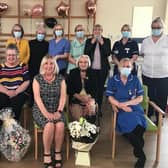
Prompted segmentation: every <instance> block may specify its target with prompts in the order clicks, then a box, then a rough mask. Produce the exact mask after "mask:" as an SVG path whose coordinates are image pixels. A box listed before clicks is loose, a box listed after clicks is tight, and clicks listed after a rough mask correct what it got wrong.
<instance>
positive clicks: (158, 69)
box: [141, 17, 168, 124]
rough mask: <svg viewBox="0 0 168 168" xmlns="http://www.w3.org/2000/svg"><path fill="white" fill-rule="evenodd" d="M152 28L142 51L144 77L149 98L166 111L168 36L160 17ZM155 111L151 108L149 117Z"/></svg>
mask: <svg viewBox="0 0 168 168" xmlns="http://www.w3.org/2000/svg"><path fill="white" fill-rule="evenodd" d="M151 29H152V30H151V32H152V33H151V36H150V37H148V38H146V39H144V41H143V42H142V46H141V53H142V55H143V56H144V61H143V64H142V79H143V83H144V84H145V85H147V86H148V94H149V98H150V99H151V100H152V101H154V102H155V103H156V104H157V105H159V106H160V108H161V109H162V110H163V111H165V109H166V103H167V96H168V89H167V86H168V66H167V63H168V45H167V44H168V36H167V35H165V34H164V33H163V21H162V20H161V18H160V17H157V18H156V19H154V20H153V21H152V24H151ZM153 113H154V112H153V111H152V110H151V108H149V112H148V115H149V117H151V116H152V115H153ZM157 123H158V116H157V115H156V124H157Z"/></svg>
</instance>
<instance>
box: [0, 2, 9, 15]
mask: <svg viewBox="0 0 168 168" xmlns="http://www.w3.org/2000/svg"><path fill="white" fill-rule="evenodd" d="M7 10H8V5H7V4H6V3H0V15H2V14H4V13H5V12H6V11H7Z"/></svg>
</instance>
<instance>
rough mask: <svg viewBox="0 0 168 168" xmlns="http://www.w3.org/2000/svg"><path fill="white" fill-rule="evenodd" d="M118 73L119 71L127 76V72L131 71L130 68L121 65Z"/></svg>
mask: <svg viewBox="0 0 168 168" xmlns="http://www.w3.org/2000/svg"><path fill="white" fill-rule="evenodd" d="M120 73H121V75H122V76H126V77H128V76H129V74H130V73H131V68H126V67H123V68H121V69H120Z"/></svg>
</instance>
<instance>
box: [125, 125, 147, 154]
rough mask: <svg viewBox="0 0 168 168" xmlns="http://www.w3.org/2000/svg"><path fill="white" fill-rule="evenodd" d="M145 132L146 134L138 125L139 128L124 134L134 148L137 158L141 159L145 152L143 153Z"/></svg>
mask: <svg viewBox="0 0 168 168" xmlns="http://www.w3.org/2000/svg"><path fill="white" fill-rule="evenodd" d="M144 132H145V128H144V127H142V126H140V125H137V127H136V128H135V129H134V130H133V131H132V132H130V133H125V134H123V136H124V137H126V138H127V139H128V141H129V142H130V144H131V145H132V146H133V148H134V150H133V151H134V155H135V156H136V157H141V156H143V155H144V152H143V147H144V139H143V135H144Z"/></svg>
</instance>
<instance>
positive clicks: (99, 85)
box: [91, 69, 108, 109]
mask: <svg viewBox="0 0 168 168" xmlns="http://www.w3.org/2000/svg"><path fill="white" fill-rule="evenodd" d="M107 75H108V70H107V69H105V70H104V69H102V70H94V69H92V71H91V78H92V81H93V85H94V88H95V97H96V102H97V103H98V106H99V109H101V106H102V101H103V93H104V84H105V81H106V78H107Z"/></svg>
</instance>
